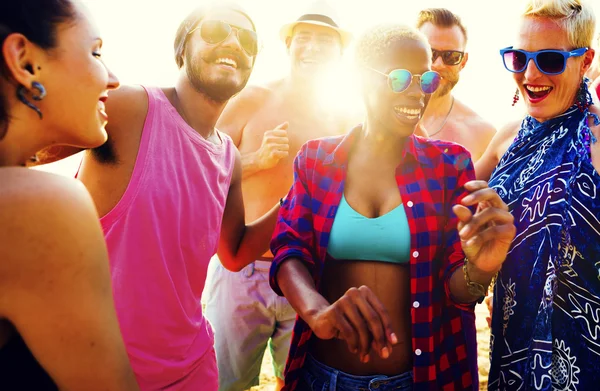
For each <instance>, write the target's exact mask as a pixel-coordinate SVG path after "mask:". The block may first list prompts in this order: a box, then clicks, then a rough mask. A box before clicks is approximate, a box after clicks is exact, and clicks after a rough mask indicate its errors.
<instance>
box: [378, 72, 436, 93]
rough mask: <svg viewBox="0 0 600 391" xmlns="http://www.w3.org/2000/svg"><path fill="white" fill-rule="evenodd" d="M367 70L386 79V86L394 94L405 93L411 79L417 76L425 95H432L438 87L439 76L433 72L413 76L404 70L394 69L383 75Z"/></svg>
mask: <svg viewBox="0 0 600 391" xmlns="http://www.w3.org/2000/svg"><path fill="white" fill-rule="evenodd" d="M367 68H368V69H370V70H372V71H374V72H377V73H379V74H380V75H383V76H385V77H387V79H388V85H389V86H390V88H391V89H392V91H394V92H395V93H400V92H403V91H405V90H406V89H407V88H408V87H409V86H410V85H411V83H412V81H413V77H417V76H419V86H420V87H421V91H423V92H424V93H426V94H433V93H434V92H435V90H437V88H438V87H439V86H440V74H439V73H437V72H435V71H427V72H425V73H423V74H422V75H413V74H412V73H410V71H408V70H406V69H394V70H393V71H390V73H387V74H386V73H383V72H380V71H378V70H377V69H374V68H369V67H367Z"/></svg>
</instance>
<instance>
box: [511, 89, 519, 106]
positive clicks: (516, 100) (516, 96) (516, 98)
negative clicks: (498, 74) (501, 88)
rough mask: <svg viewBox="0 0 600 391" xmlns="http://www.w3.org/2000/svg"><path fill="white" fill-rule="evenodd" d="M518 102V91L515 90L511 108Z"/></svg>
mask: <svg viewBox="0 0 600 391" xmlns="http://www.w3.org/2000/svg"><path fill="white" fill-rule="evenodd" d="M518 101H519V89H518V88H517V89H516V91H515V96H513V103H512V105H513V106H514V105H516V104H517V102H518Z"/></svg>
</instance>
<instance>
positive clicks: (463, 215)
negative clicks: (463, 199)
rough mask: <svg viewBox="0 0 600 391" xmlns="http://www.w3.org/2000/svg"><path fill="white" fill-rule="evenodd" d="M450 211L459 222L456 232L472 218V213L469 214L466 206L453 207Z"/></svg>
mask: <svg viewBox="0 0 600 391" xmlns="http://www.w3.org/2000/svg"><path fill="white" fill-rule="evenodd" d="M452 211H453V212H454V214H455V215H456V217H458V221H459V228H458V230H459V231H460V229H461V228H462V226H464V225H465V224H466V223H468V222H469V221H470V220H471V218H473V213H471V211H470V210H469V208H467V207H466V206H462V205H454V206H453V207H452Z"/></svg>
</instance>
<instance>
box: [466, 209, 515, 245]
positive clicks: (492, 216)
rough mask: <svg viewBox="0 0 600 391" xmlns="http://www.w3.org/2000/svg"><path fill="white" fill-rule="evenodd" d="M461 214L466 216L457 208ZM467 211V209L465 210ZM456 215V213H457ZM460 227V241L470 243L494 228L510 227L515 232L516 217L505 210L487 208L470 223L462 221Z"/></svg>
mask: <svg viewBox="0 0 600 391" xmlns="http://www.w3.org/2000/svg"><path fill="white" fill-rule="evenodd" d="M456 209H457V210H458V211H459V213H460V214H462V215H463V217H464V216H466V213H465V212H464V211H463V210H461V209H460V208H456ZM465 209H466V208H465ZM455 213H456V212H455ZM457 216H458V215H457ZM459 220H460V223H459V225H460V227H459V228H458V229H459V231H458V234H459V236H460V240H462V241H466V242H467V244H469V243H468V241H469V240H470V239H472V238H474V237H475V236H481V235H482V233H483V232H486V231H487V230H488V229H490V228H493V227H494V226H497V227H502V226H505V225H506V226H508V227H509V228H510V227H512V228H513V230H514V224H513V221H514V217H513V215H512V214H511V213H510V212H508V211H505V210H500V209H498V208H487V209H484V210H483V211H481V212H478V213H475V215H473V216H472V217H471V219H470V220H468V222H466V223H463V221H464V220H462V219H460V218H459Z"/></svg>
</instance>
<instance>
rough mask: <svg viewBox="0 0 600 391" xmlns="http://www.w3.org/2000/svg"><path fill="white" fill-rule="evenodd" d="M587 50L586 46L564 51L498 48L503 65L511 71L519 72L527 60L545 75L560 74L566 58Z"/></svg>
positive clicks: (525, 65) (581, 53)
mask: <svg viewBox="0 0 600 391" xmlns="http://www.w3.org/2000/svg"><path fill="white" fill-rule="evenodd" d="M587 51H588V48H579V49H574V50H571V51H570V52H564V51H562V50H553V49H547V50H538V51H537V52H528V51H526V50H519V49H513V47H512V46H509V47H507V48H505V49H502V50H500V55H501V56H502V61H504V67H505V68H506V69H507V70H508V71H510V72H513V73H521V72H523V71H524V70H525V69H527V64H529V60H532V59H533V61H534V62H535V66H536V67H537V69H539V70H540V72H542V73H544V74H546V75H560V74H561V73H563V72H564V71H565V68H566V67H567V59H569V58H570V57H580V56H583V55H584V54H585V52H587Z"/></svg>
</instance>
